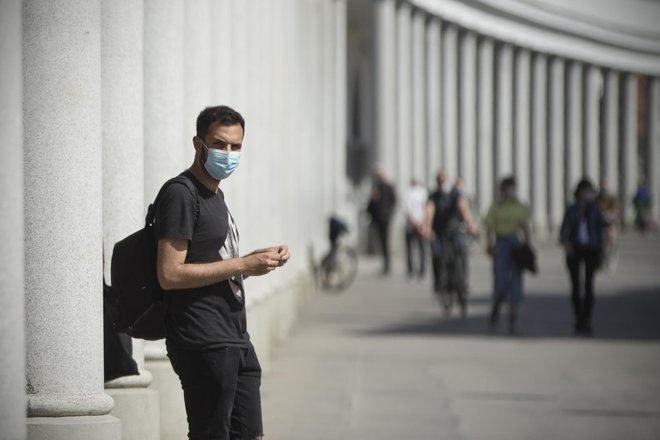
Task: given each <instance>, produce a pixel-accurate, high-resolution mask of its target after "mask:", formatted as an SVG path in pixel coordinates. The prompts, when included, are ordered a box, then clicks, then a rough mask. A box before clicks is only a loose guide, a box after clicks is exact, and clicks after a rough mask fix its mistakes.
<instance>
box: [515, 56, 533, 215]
mask: <svg viewBox="0 0 660 440" xmlns="http://www.w3.org/2000/svg"><path fill="white" fill-rule="evenodd" d="M515 63H516V74H515V100H516V104H515V118H516V120H515V124H514V126H515V135H514V138H515V144H514V167H513V169H514V173H515V176H516V180H517V181H518V195H519V197H520V199H521V200H522V201H524V202H525V203H529V202H530V197H531V185H530V182H529V179H530V177H531V176H530V168H531V167H530V136H531V135H530V128H531V112H530V110H531V103H530V100H531V78H532V77H531V56H530V53H529V51H528V50H526V49H519V50H518V51H517V53H516V61H515Z"/></svg>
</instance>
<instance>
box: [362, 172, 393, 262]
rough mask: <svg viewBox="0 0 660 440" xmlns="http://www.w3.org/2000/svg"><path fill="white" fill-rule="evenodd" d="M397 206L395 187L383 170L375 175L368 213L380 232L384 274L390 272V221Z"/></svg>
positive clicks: (379, 238)
mask: <svg viewBox="0 0 660 440" xmlns="http://www.w3.org/2000/svg"><path fill="white" fill-rule="evenodd" d="M395 206H396V193H395V192H394V187H393V186H392V185H391V184H390V183H389V182H388V181H387V179H386V177H385V171H384V170H383V169H381V168H378V169H376V171H375V173H374V182H373V187H372V189H371V197H370V198H369V204H368V206H367V212H368V213H369V215H370V216H371V223H372V225H373V226H374V227H375V228H376V231H377V232H378V240H379V242H380V249H381V252H382V254H383V270H382V274H383V275H387V274H388V273H389V272H390V240H389V234H390V221H391V220H392V214H393V213H394V207H395Z"/></svg>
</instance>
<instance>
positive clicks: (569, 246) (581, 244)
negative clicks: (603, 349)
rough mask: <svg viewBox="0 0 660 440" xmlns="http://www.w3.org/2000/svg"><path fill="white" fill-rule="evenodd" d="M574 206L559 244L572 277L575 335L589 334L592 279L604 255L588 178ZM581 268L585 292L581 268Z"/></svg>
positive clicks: (568, 211) (601, 222)
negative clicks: (582, 275)
mask: <svg viewBox="0 0 660 440" xmlns="http://www.w3.org/2000/svg"><path fill="white" fill-rule="evenodd" d="M574 195H575V203H574V204H572V205H570V206H569V207H568V208H566V212H565V214H564V219H563V220H562V223H561V229H560V237H559V239H560V242H561V244H562V246H563V247H564V251H565V253H566V266H567V268H568V271H569V274H570V278H571V301H572V303H573V311H574V313H575V333H576V334H587V335H589V334H591V333H592V327H591V317H592V311H593V306H594V277H595V275H596V271H597V270H598V268H599V267H600V263H601V260H602V256H603V227H604V225H605V221H604V219H603V216H602V214H601V213H600V210H599V209H598V206H597V205H596V202H595V199H596V191H595V189H594V186H593V184H592V183H591V182H590V181H589V180H588V179H582V180H581V181H580V182H579V183H578V185H577V188H576V189H575V194H574ZM583 265H584V272H585V276H584V291H582V283H581V282H580V278H581V267H582V266H583Z"/></svg>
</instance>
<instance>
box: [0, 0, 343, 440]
mask: <svg viewBox="0 0 660 440" xmlns="http://www.w3.org/2000/svg"><path fill="white" fill-rule="evenodd" d="M345 18H346V1H345V0H282V1H278V2H272V1H269V0H199V1H197V0H195V1H194V2H193V1H189V2H187V1H183V0H164V1H160V0H158V1H157V0H138V1H135V0H108V1H106V0H91V1H90V0H80V1H78V0H75V1H69V0H66V1H64V0H63V1H60V0H55V1H52V0H24V1H20V0H7V1H5V0H3V1H2V2H1V3H0V36H1V37H2V38H1V41H2V42H1V43H0V57H1V59H2V64H1V67H0V74H1V77H0V79H1V80H2V81H1V88H0V100H1V101H2V116H3V117H2V118H0V121H1V122H0V124H1V125H0V139H1V140H2V155H3V160H2V161H1V165H0V167H1V171H0V182H1V183H2V186H1V187H2V189H1V191H2V197H1V198H0V203H2V211H3V214H2V226H3V227H2V231H3V232H2V239H3V242H4V243H5V252H3V256H2V257H1V258H2V264H0V291H1V292H2V295H1V296H0V306H1V307H0V328H2V332H0V347H1V349H2V352H3V356H2V359H1V360H0V366H1V367H2V376H1V380H0V395H2V396H3V397H2V402H0V426H2V429H1V432H0V438H3V439H12V440H13V439H17V440H20V439H25V438H61V439H83V438H85V439H88V438H94V439H119V438H125V439H127V438H134V439H141V440H144V439H170V438H171V439H174V438H176V439H180V438H185V436H186V432H187V425H186V419H185V412H184V411H183V398H182V393H181V388H180V385H179V383H178V379H177V378H176V376H175V375H174V373H173V372H172V370H171V367H170V365H169V361H168V360H167V358H166V355H165V350H164V344H163V343H162V341H161V342H156V343H148V344H143V343H142V342H141V341H134V357H135V359H136V361H137V363H138V365H139V367H140V374H139V375H137V376H128V377H122V378H119V379H116V380H114V381H112V382H110V383H105V384H104V380H103V327H102V323H103V318H102V317H103V315H102V282H103V278H104V273H105V279H106V280H108V281H111V280H110V277H109V262H110V258H111V253H112V247H113V245H114V243H115V242H116V241H118V240H119V239H121V238H123V237H124V236H126V235H128V234H130V233H132V232H133V231H135V230H137V229H139V228H140V227H141V226H142V225H143V222H144V215H145V212H146V207H147V205H148V204H149V203H150V202H151V201H152V200H153V199H154V197H155V195H156V192H157V191H158V189H159V187H160V186H161V185H162V184H163V183H164V182H165V181H166V180H167V179H169V178H170V177H173V176H175V175H177V174H178V173H180V172H181V171H183V170H184V169H185V168H187V167H188V166H189V165H190V164H191V163H192V159H193V156H194V149H193V145H192V138H193V136H194V135H195V119H196V116H197V114H198V113H199V112H200V111H201V110H202V109H203V108H204V107H205V106H208V105H218V104H226V105H230V106H232V107H234V108H235V109H237V110H238V111H240V112H241V113H242V114H243V116H244V117H245V119H246V136H245V142H244V149H243V160H242V163H241V166H240V167H239V169H238V170H237V171H236V173H235V174H234V175H233V176H232V178H231V179H230V180H228V181H227V182H223V184H222V189H223V191H224V192H225V194H226V198H227V200H228V204H229V207H230V209H231V211H232V214H233V216H234V218H235V219H236V221H237V223H238V225H239V227H240V232H241V238H242V240H241V249H242V250H243V252H247V251H249V250H252V249H255V248H259V247H263V246H266V245H274V244H280V243H286V244H288V245H289V247H290V249H291V253H292V260H291V263H290V265H287V267H286V269H283V270H281V271H278V272H279V273H278V272H276V273H273V274H272V276H270V277H268V278H267V279H266V278H264V279H253V280H252V279H251V280H249V281H248V284H247V289H248V292H249V293H248V296H247V300H248V320H249V322H250V333H251V336H252V339H253V342H254V344H255V346H256V348H257V350H258V351H259V354H260V357H261V360H262V364H263V367H264V368H265V369H266V370H267V369H268V359H269V356H270V350H271V347H272V346H273V345H274V344H276V343H277V342H278V341H280V340H281V339H282V338H283V337H284V336H285V335H286V333H287V331H288V329H289V328H290V326H291V324H292V322H293V320H294V319H295V316H296V311H297V309H298V307H299V305H300V302H301V301H302V300H303V299H304V297H305V296H306V295H307V294H308V293H309V292H310V290H311V278H310V270H309V256H308V255H309V249H310V247H313V248H314V250H315V252H316V255H317V256H318V253H319V252H320V251H321V250H322V249H323V248H324V247H325V246H326V221H327V217H328V215H329V214H331V213H333V212H339V213H342V211H345V209H344V208H345V198H346V197H345V191H346V184H345V180H346V179H345V177H344V175H345V172H344V163H345V148H344V144H345V137H344V133H345V131H346V130H345V122H344V115H345V111H344V108H345V103H344V99H345V96H346V94H345V92H344V88H345V73H344V72H345V59H346V56H345V46H346V43H345V36H346V32H345ZM344 214H345V212H344ZM26 416H27V417H26Z"/></svg>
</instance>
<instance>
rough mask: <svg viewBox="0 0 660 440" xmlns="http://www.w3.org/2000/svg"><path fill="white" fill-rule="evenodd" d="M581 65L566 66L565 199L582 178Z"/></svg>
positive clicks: (571, 193) (574, 63)
mask: <svg viewBox="0 0 660 440" xmlns="http://www.w3.org/2000/svg"><path fill="white" fill-rule="evenodd" d="M582 109H583V106H582V64H581V63H580V62H578V61H573V62H571V63H570V64H569V66H568V94H567V100H566V114H567V124H568V125H567V127H566V129H567V140H568V142H567V144H566V158H565V159H566V162H565V163H566V183H565V185H566V191H567V197H568V198H569V199H570V198H572V197H573V190H574V188H575V185H577V183H578V181H579V180H580V179H581V178H582V156H583V153H582V152H583V151H584V143H583V137H582V124H583V122H584V119H583V114H582Z"/></svg>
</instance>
